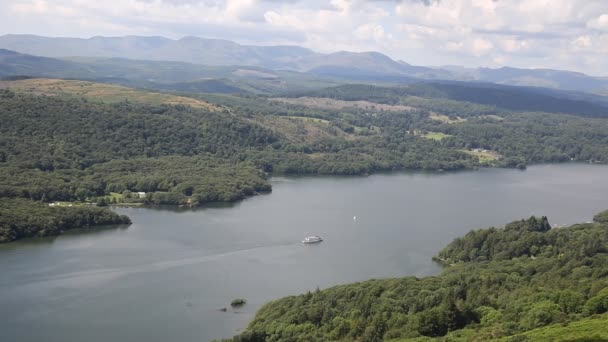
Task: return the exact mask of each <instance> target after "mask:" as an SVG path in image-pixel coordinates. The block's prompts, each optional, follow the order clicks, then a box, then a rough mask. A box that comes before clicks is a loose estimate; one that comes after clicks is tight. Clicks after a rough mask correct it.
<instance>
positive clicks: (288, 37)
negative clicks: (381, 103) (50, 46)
mask: <svg viewBox="0 0 608 342" xmlns="http://www.w3.org/2000/svg"><path fill="white" fill-rule="evenodd" d="M76 27H77V28H78V29H77V30H75V29H74V28H76ZM8 33H30V34H40V35H50V36H81V37H89V36H95V35H111V36H119V35H127V34H139V35H164V36H168V37H172V38H179V37H182V36H185V35H197V36H202V37H211V38H226V39H232V40H236V41H239V42H241V43H250V44H251V43H253V44H264V45H268V44H297V45H303V46H306V47H309V48H312V49H316V50H320V51H324V52H328V51H336V50H353V51H370V50H379V51H381V52H384V53H387V54H388V55H390V56H391V57H393V58H396V59H403V60H405V61H407V62H410V63H413V64H423V65H428V64H433V65H442V64H462V65H467V66H496V65H503V64H504V63H507V62H508V63H510V64H512V65H513V66H518V67H552V68H562V69H576V70H580V71H584V72H588V73H591V74H608V59H607V58H605V54H606V50H607V49H608V44H607V43H608V36H607V33H608V1H607V0H440V1H434V0H433V1H422V0H401V1H396V0H330V1H326V0H288V1H279V0H106V1H98V0H0V34H8ZM582 57H584V58H582Z"/></svg>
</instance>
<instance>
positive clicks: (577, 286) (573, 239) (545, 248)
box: [232, 213, 608, 342]
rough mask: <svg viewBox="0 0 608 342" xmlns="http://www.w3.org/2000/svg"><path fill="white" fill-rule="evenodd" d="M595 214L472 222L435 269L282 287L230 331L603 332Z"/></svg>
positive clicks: (295, 337)
mask: <svg viewBox="0 0 608 342" xmlns="http://www.w3.org/2000/svg"><path fill="white" fill-rule="evenodd" d="M604 216H605V213H604V214H602V215H598V216H596V222H595V223H588V224H576V225H573V226H570V227H567V228H554V229H551V225H550V224H549V221H548V219H547V218H546V217H542V218H537V217H531V218H529V219H527V220H520V221H515V222H512V223H509V224H507V225H506V226H505V227H504V228H489V229H481V230H475V231H472V232H470V233H468V234H467V235H465V236H464V237H462V238H458V239H456V240H454V242H452V243H450V244H449V245H448V246H447V247H446V248H445V249H443V250H442V251H440V252H439V253H438V255H437V256H436V260H438V261H440V262H441V263H442V264H444V265H445V269H444V271H443V273H442V274H441V275H439V276H434V277H426V278H415V277H406V278H402V279H385V280H370V281H365V282H361V283H356V284H351V285H343V286H337V287H333V288H329V289H325V290H322V291H319V290H317V291H315V292H308V293H305V294H302V295H299V296H291V297H286V298H283V299H280V300H277V301H274V302H271V303H269V304H267V305H265V306H264V307H263V308H262V309H261V310H260V311H259V312H258V313H257V315H256V318H255V319H254V321H253V322H251V324H250V325H249V327H248V328H247V330H246V331H245V332H243V333H242V334H240V335H238V336H236V337H234V338H233V340H232V341H241V342H245V341H336V340H341V341H384V340H399V341H410V340H411V341H426V340H429V341H430V340H441V341H488V340H495V339H497V340H498V339H501V338H505V340H506V341H536V340H544V341H551V340H552V339H551V338H549V337H547V336H556V335H555V332H559V331H561V335H559V338H560V339H561V340H572V341H574V340H576V341H592V340H593V341H595V340H597V341H605V340H606V338H608V336H606V331H605V330H603V329H600V330H597V327H602V326H604V327H605V325H604V324H606V323H608V316H606V315H603V314H605V313H607V312H608V278H607V276H608V224H606V223H605V221H603V218H604ZM569 326H572V328H571V329H568V328H567V327H569ZM564 327H566V328H564ZM570 333H571V334H572V335H571V338H570V339H568V334H570ZM543 336H545V337H543ZM535 337H536V338H535ZM594 338H595V339H594Z"/></svg>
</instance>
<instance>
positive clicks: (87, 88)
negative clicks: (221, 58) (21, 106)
mask: <svg viewBox="0 0 608 342" xmlns="http://www.w3.org/2000/svg"><path fill="white" fill-rule="evenodd" d="M1 88H10V89H11V90H13V91H16V92H20V93H29V94H34V95H47V96H59V95H70V96H79V97H84V98H86V99H90V100H100V101H105V102H121V101H125V100H128V101H132V102H138V103H145V104H156V105H158V104H170V105H177V104H181V105H186V106H191V107H195V108H202V109H206V110H211V111H219V110H221V108H220V107H218V106H215V105H213V104H210V103H208V102H205V101H202V100H198V99H193V98H189V97H184V96H177V95H171V94H165V93H158V92H152V91H146V90H138V89H133V88H127V87H123V86H118V85H114V84H106V83H96V82H88V81H78V80H60V79H48V78H34V79H27V80H18V81H0V89H1Z"/></svg>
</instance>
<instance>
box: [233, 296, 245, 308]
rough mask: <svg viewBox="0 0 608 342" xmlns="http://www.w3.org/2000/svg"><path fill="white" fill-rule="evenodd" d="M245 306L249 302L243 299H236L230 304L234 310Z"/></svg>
mask: <svg viewBox="0 0 608 342" xmlns="http://www.w3.org/2000/svg"><path fill="white" fill-rule="evenodd" d="M245 304H247V301H246V300H245V299H243V298H236V299H233V300H232V302H230V306H232V307H233V308H237V307H241V306H243V305H245Z"/></svg>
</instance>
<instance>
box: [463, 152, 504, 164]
mask: <svg viewBox="0 0 608 342" xmlns="http://www.w3.org/2000/svg"><path fill="white" fill-rule="evenodd" d="M460 151H462V152H464V153H466V154H469V155H472V156H475V157H477V158H479V162H480V163H492V162H494V161H496V160H498V158H500V157H501V155H500V154H498V153H496V152H494V151H489V150H481V149H474V150H460Z"/></svg>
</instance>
